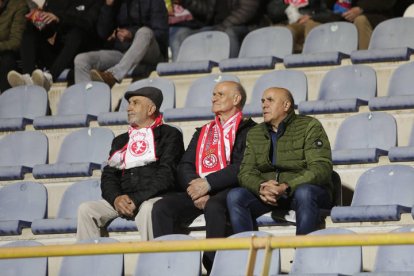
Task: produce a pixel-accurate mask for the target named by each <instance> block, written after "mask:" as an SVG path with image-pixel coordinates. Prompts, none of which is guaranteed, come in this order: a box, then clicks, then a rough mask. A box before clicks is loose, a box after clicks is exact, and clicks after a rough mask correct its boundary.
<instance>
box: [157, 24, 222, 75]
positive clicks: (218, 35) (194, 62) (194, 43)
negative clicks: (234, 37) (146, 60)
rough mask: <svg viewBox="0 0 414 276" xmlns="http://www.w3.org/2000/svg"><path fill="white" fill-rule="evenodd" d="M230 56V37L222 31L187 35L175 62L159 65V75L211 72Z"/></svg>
mask: <svg viewBox="0 0 414 276" xmlns="http://www.w3.org/2000/svg"><path fill="white" fill-rule="evenodd" d="M229 56H230V38H229V36H228V35H227V34H226V33H224V32H220V31H206V32H200V33H196V34H193V35H190V36H189V37H187V38H186V39H185V40H184V41H183V43H182V44H181V46H180V50H179V51H178V56H177V60H176V61H175V62H171V63H168V62H161V63H158V65H157V69H156V70H157V73H158V75H159V76H164V75H179V74H194V73H210V72H211V69H212V68H213V67H215V66H218V63H219V62H220V61H221V60H223V59H226V58H229Z"/></svg>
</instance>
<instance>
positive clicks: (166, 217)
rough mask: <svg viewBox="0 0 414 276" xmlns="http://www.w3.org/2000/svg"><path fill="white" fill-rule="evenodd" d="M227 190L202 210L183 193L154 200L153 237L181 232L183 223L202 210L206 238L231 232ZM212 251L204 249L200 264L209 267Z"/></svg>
mask: <svg viewBox="0 0 414 276" xmlns="http://www.w3.org/2000/svg"><path fill="white" fill-rule="evenodd" d="M228 192H229V189H227V190H224V191H220V192H218V193H216V194H214V195H212V196H210V199H209V200H208V201H207V204H206V206H205V208H204V210H200V209H198V208H197V207H195V206H194V203H193V201H192V200H191V198H190V197H189V196H188V195H187V194H186V193H175V194H170V195H167V196H165V197H163V198H162V199H161V200H159V201H157V202H156V203H155V204H154V206H153V209H152V226H153V232H154V237H155V238H156V237H159V236H163V235H168V234H174V233H181V232H182V230H181V231H180V229H182V226H183V225H189V224H190V223H191V222H192V221H193V220H194V219H195V218H197V217H198V216H199V215H201V214H203V213H204V217H205V221H206V238H222V237H226V236H228V235H230V234H231V233H230V231H229V227H228V221H229V220H228V212H227V205H226V198H227V193H228ZM214 255H215V252H205V253H204V256H203V264H204V267H205V268H206V269H207V271H210V270H211V266H212V263H213V260H214Z"/></svg>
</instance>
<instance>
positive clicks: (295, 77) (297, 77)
mask: <svg viewBox="0 0 414 276" xmlns="http://www.w3.org/2000/svg"><path fill="white" fill-rule="evenodd" d="M270 87H281V88H285V89H288V90H289V91H290V92H291V93H292V96H293V99H294V100H295V105H296V106H297V105H298V104H299V103H300V102H302V101H306V99H307V95H308V82H307V79H306V75H305V73H303V72H302V71H297V70H277V71H272V72H269V73H265V74H263V75H261V76H260V77H259V78H258V79H257V80H256V82H255V84H254V86H253V92H252V98H251V100H250V103H260V102H261V99H262V95H263V92H264V91H265V90H266V89H268V88H270Z"/></svg>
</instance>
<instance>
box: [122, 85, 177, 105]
mask: <svg viewBox="0 0 414 276" xmlns="http://www.w3.org/2000/svg"><path fill="white" fill-rule="evenodd" d="M146 86H151V87H156V88H158V89H160V90H161V92H162V96H163V101H162V105H161V107H160V111H161V112H163V111H164V110H165V109H167V108H175V85H174V82H173V81H171V80H169V79H166V78H148V79H143V80H138V81H135V82H133V83H131V84H130V85H129V86H128V88H127V90H126V91H134V90H137V89H139V88H142V87H146ZM127 109H128V101H127V100H126V99H125V98H124V97H122V100H121V105H120V107H119V111H127Z"/></svg>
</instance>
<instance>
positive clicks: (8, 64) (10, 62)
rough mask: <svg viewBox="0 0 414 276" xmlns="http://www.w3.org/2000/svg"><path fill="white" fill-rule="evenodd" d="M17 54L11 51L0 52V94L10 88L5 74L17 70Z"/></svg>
mask: <svg viewBox="0 0 414 276" xmlns="http://www.w3.org/2000/svg"><path fill="white" fill-rule="evenodd" d="M16 61H17V54H16V53H15V52H13V51H3V52H0V93H2V92H4V91H5V90H7V89H9V88H10V85H9V82H8V81H7V73H8V72H9V71H11V70H16V69H17V62H16Z"/></svg>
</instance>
